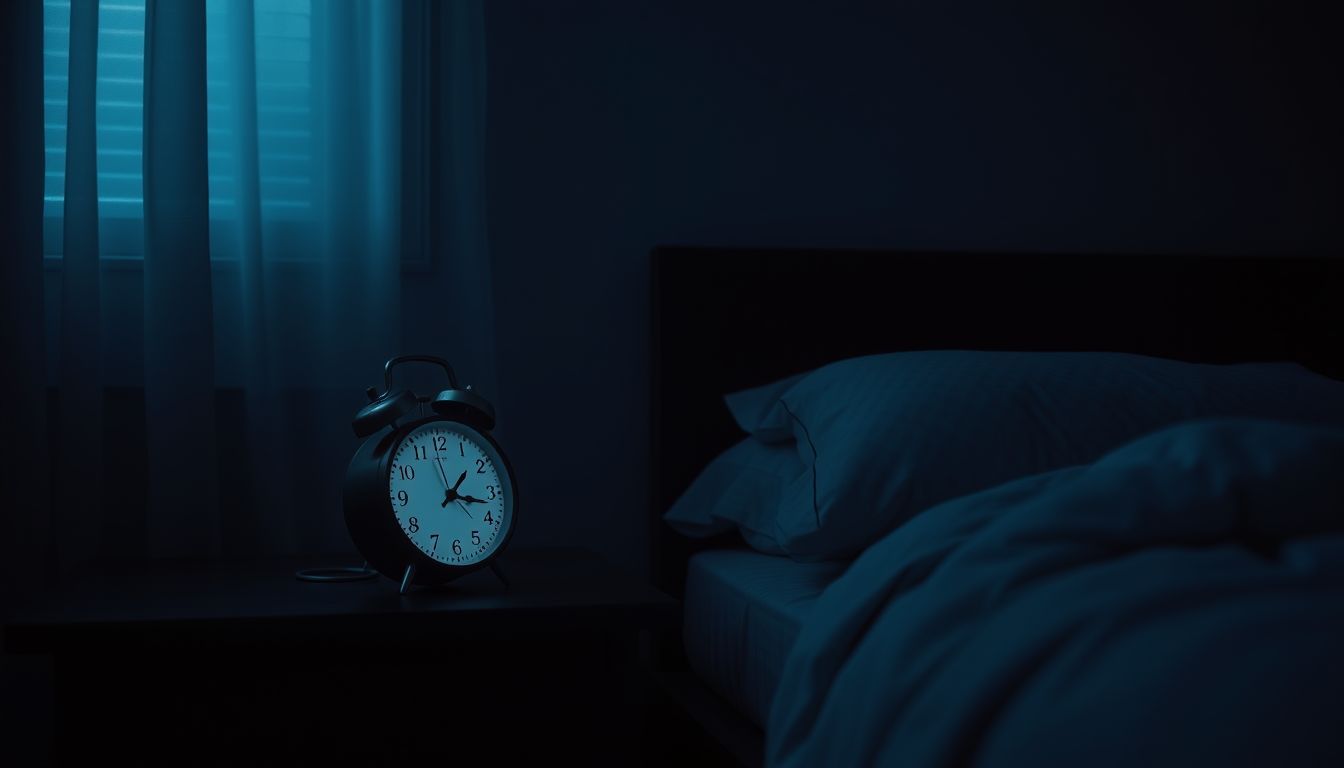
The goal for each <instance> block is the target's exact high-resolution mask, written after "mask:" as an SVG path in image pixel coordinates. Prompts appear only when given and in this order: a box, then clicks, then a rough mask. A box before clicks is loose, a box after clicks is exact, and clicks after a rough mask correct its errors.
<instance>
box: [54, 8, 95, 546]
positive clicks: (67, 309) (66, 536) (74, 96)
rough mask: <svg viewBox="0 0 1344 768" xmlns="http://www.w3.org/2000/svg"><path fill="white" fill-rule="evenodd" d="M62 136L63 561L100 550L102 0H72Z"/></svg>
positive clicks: (59, 451)
mask: <svg viewBox="0 0 1344 768" xmlns="http://www.w3.org/2000/svg"><path fill="white" fill-rule="evenodd" d="M67 82H68V84H69V85H68V88H69V90H68V95H67V98H66V104H67V112H66V115H67V117H66V125H67V128H66V134H65V137H66V138H65V220H64V235H63V238H62V242H63V243H64V249H65V251H64V255H63V256H64V258H63V260H62V263H61V266H62V281H61V329H60V348H59V349H60V361H59V366H60V367H59V370H60V377H61V379H60V380H61V386H60V389H59V397H58V399H57V412H58V414H59V416H58V421H57V425H58V427H57V428H58V430H59V434H60V435H61V436H62V439H61V440H60V441H59V442H57V443H56V445H55V448H56V458H57V462H56V475H57V477H60V478H62V479H63V482H60V483H58V484H57V485H56V489H57V493H56V495H55V499H54V501H55V502H56V505H57V507H56V508H57V509H59V510H61V511H62V514H63V516H64V518H65V520H64V522H65V524H64V525H63V526H62V531H63V532H64V533H63V536H62V541H63V546H62V551H63V553H64V555H65V556H64V557H63V558H62V565H63V566H69V565H73V564H77V563H79V562H81V561H83V560H86V559H88V558H89V557H91V556H92V555H93V554H94V553H95V552H96V550H97V547H98V542H99V540H100V533H101V528H102V523H103V518H102V512H103V503H102V499H103V380H102V371H101V367H102V365H101V364H102V344H101V343H100V340H101V334H102V317H101V310H100V308H101V304H102V296H101V294H102V287H101V274H100V273H101V266H100V258H99V246H98V137H97V131H96V129H95V119H96V114H97V90H98V89H97V82H98V0H71V3H70V57H69V72H68V74H67Z"/></svg>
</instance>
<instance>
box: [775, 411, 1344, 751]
mask: <svg viewBox="0 0 1344 768" xmlns="http://www.w3.org/2000/svg"><path fill="white" fill-rule="evenodd" d="M1342 470H1344V431H1341V430H1337V429H1333V428H1326V427H1312V426H1301V425H1289V424H1284V423H1276V422H1257V421H1225V422H1200V423H1191V424H1185V425H1181V426H1178V427H1174V428H1170V429H1167V430H1164V431H1162V432H1158V433H1156V434H1153V435H1150V436H1148V437H1145V438H1142V439H1140V440H1137V441H1135V442H1133V443H1130V444H1128V445H1126V446H1124V447H1122V448H1120V449H1117V450H1116V451H1114V452H1112V453H1110V454H1108V455H1107V456H1104V457H1103V458H1101V459H1100V460H1098V461H1096V462H1095V463H1093V464H1090V465H1084V466H1077V467H1071V468H1067V469H1061V470H1056V471H1054V472H1050V473H1046V474H1042V475H1035V476H1032V477H1028V478H1023V479H1020V480H1017V481H1013V482H1010V483H1008V484H1006V485H1002V486H998V487H996V488H993V489H990V490H988V491H984V492H981V493H977V494H974V495H971V496H965V497H961V498H958V499H954V500H952V501H949V502H945V503H943V504H941V505H938V506H935V507H933V508H932V509H929V510H927V511H926V512H924V513H923V514H921V515H919V516H917V517H916V518H914V519H913V520H911V521H910V522H908V523H906V524H905V525H903V526H902V527H900V528H897V529H896V530H895V531H893V532H892V533H890V534H888V535H887V536H886V537H884V538H883V539H881V540H879V541H878V542H877V543H876V544H874V545H873V546H871V547H870V548H868V549H867V550H866V551H865V552H864V553H863V554H862V555H861V556H860V557H859V558H858V559H857V560H856V561H855V562H854V563H853V564H852V565H851V567H850V568H849V569H848V570H847V571H846V572H845V573H844V575H843V576H841V577H840V578H838V579H837V580H836V581H835V582H833V583H832V584H831V585H830V586H829V587H828V588H827V589H826V590H825V592H824V593H823V594H822V596H821V597H820V598H819V599H818V600H817V602H816V603H815V605H814V606H813V608H812V613H811V614H810V616H809V620H808V622H807V623H806V624H805V626H804V628H803V630H802V632H801V633H800V635H799V637H798V639H797V641H796V642H795V644H794V646H793V649H792V651H791V653H790V655H789V658H788V661H787V663H786V665H785V668H784V671H783V674H782V677H781V681H780V683H779V686H778V689H777V694H776V696H775V699H774V704H773V707H772V710H771V714H770V721H769V727H768V729H767V741H768V744H767V756H768V760H769V762H770V763H771V764H774V765H860V764H902V765H949V764H972V763H975V764H983V765H1018V764H1030V765H1033V766H1039V765H1098V764H1101V765H1133V764H1145V765H1191V764H1212V763H1221V764H1232V765H1251V764H1256V765H1258V764H1279V765H1283V764H1344V727H1341V726H1342V725H1344V642H1342V641H1344V471H1342Z"/></svg>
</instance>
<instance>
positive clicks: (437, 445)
mask: <svg viewBox="0 0 1344 768" xmlns="http://www.w3.org/2000/svg"><path fill="white" fill-rule="evenodd" d="M447 447H448V438H446V437H444V436H443V435H438V436H436V437H435V438H434V450H435V451H442V450H444V449H445V448H447Z"/></svg>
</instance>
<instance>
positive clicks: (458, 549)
mask: <svg viewBox="0 0 1344 768" xmlns="http://www.w3.org/2000/svg"><path fill="white" fill-rule="evenodd" d="M453 554H454V555H460V554H462V542H461V541H459V540H457V539H453Z"/></svg>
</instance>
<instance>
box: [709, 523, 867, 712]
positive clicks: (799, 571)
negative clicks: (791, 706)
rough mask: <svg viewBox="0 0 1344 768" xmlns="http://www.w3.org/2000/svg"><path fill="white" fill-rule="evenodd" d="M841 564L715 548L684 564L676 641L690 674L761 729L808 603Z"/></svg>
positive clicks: (835, 576) (841, 568) (752, 551)
mask: <svg viewBox="0 0 1344 768" xmlns="http://www.w3.org/2000/svg"><path fill="white" fill-rule="evenodd" d="M845 567H846V564H845V563H838V562H816V563H799V562H795V561H793V560H790V559H789V558H787V557H781V556H778V555H767V554H763V553H760V552H756V551H754V550H749V549H716V550H709V551H706V552H700V553H697V554H696V555H694V556H692V557H691V559H690V561H689V563H688V564H687V572H686V597H685V602H684V605H685V623H684V629H683V641H684V644H685V647H686V657H687V660H688V661H689V662H690V665H691V668H692V669H693V670H694V671H695V672H696V674H698V675H699V676H700V677H701V679H703V680H704V681H705V682H706V683H707V684H708V685H709V687H710V688H712V689H714V690H715V691H717V692H718V693H719V694H720V695H721V696H723V697H724V698H725V699H727V700H728V701H729V702H730V703H731V704H732V705H733V706H735V707H736V708H737V710H738V711H740V712H741V713H742V714H744V715H746V716H747V717H748V718H749V719H751V720H752V721H753V722H755V723H756V724H757V725H759V726H761V727H762V728H764V727H765V722H766V720H768V719H769V716H770V703H771V701H772V700H773V699H774V695H775V688H776V687H777V686H778V684H779V677H780V673H781V672H782V670H783V669H784V662H785V660H786V659H787V658H788V655H789V649H791V648H792V647H793V643H794V640H795V639H796V638H797V637H798V633H799V630H800V629H801V628H802V626H803V622H804V621H806V620H807V617H808V614H809V613H810V611H811V608H812V604H813V603H814V602H815V601H816V599H817V597H818V596H819V595H820V594H821V592H822V590H824V589H825V588H826V586H827V585H828V584H830V583H831V582H832V581H834V580H835V579H836V578H838V577H839V576H840V574H841V573H843V572H844V570H845Z"/></svg>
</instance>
